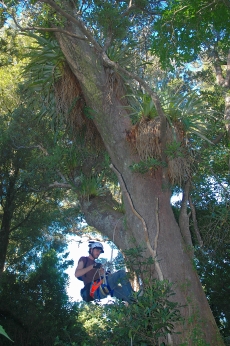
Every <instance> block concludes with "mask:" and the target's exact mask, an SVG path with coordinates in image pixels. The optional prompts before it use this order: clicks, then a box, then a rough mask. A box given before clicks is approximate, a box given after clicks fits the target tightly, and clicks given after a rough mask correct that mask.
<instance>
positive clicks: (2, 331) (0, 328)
mask: <svg viewBox="0 0 230 346" xmlns="http://www.w3.org/2000/svg"><path fill="white" fill-rule="evenodd" d="M0 334H2V335H4V336H5V337H6V338H8V339H9V340H11V339H10V337H9V335H8V334H7V333H6V332H5V330H4V328H3V327H2V326H0ZM11 341H13V340H11Z"/></svg>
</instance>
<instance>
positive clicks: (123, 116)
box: [57, 27, 223, 346]
mask: <svg viewBox="0 0 230 346" xmlns="http://www.w3.org/2000/svg"><path fill="white" fill-rule="evenodd" d="M68 30H70V28H68ZM71 30H72V31H73V32H74V33H75V34H78V35H81V34H82V33H81V32H80V29H78V28H76V27H75V28H74V29H73V28H72V29H71ZM82 35H83V34H82ZM57 38H58V41H59V44H60V47H61V49H62V51H63V53H64V55H65V57H66V59H67V62H68V63H69V66H70V67H71V69H72V71H73V73H74V74H75V76H76V77H77V79H78V81H79V83H80V86H81V88H82V92H83V95H84V98H85V100H86V103H87V106H88V107H91V108H92V109H93V110H94V113H93V114H94V117H93V122H94V124H95V125H96V127H97V129H98V131H99V133H100V135H101V137H102V139H103V142H104V144H105V147H106V149H107V151H108V153H109V155H110V158H111V161H112V164H113V166H114V167H115V169H116V170H117V171H118V173H117V174H118V178H119V179H120V183H122V182H123V186H122V184H121V187H122V193H123V198H124V205H125V215H122V214H119V213H118V212H115V211H114V210H113V209H112V208H111V207H109V206H108V203H107V202H108V200H105V199H104V200H103V197H101V198H99V197H97V198H96V199H92V200H89V201H88V202H87V203H86V202H85V203H82V209H83V211H84V213H85V218H86V221H87V222H88V223H89V224H90V225H92V226H95V227H96V228H97V229H98V230H99V231H102V232H103V233H105V234H107V235H108V236H109V237H110V239H111V240H113V239H114V241H115V243H116V245H118V247H119V248H120V249H121V250H124V249H127V248H128V247H130V242H131V239H132V238H134V239H135V241H136V245H137V246H138V245H141V246H143V244H146V255H147V256H149V255H152V254H153V253H154V254H156V259H157V266H156V271H155V276H156V277H159V278H160V279H162V278H163V279H168V280H169V281H171V282H174V283H175V284H176V289H175V291H176V296H175V299H176V301H177V302H179V303H180V304H181V305H183V306H184V307H183V308H182V309H181V310H182V315H183V316H184V317H185V324H184V325H183V326H177V331H180V332H181V334H179V335H174V336H173V344H174V345H179V344H180V343H183V342H186V345H197V341H196V343H193V336H194V335H195V334H196V333H200V335H199V337H200V339H202V338H203V339H204V340H205V341H206V342H207V343H210V345H213V346H214V345H215V346H217V345H222V344H223V343H222V341H221V340H220V337H219V333H218V329H217V326H216V323H215V320H214V318H213V315H212V312H211V310H210V308H209V305H208V302H207V299H206V296H205V294H204V291H203V289H202V286H201V283H200V280H199V278H198V275H197V273H196V271H195V269H194V267H193V264H192V261H191V258H190V257H189V254H188V253H187V250H186V246H185V243H184V240H183V238H182V236H181V232H180V229H179V226H178V224H177V222H176V220H175V218H174V215H173V212H172V208H171V205H170V197H171V193H170V190H169V188H167V187H166V186H165V185H164V184H163V182H164V176H163V175H164V172H163V170H162V169H161V168H159V169H158V170H155V171H153V172H152V173H145V174H139V173H133V172H132V171H131V170H130V165H132V164H133V163H134V162H138V161H139V158H138V156H137V154H136V153H135V152H134V150H133V148H131V146H130V144H129V143H128V141H127V139H126V131H127V130H130V129H131V122H130V120H129V116H128V114H127V111H126V109H125V108H124V106H123V104H122V102H123V101H122V100H123V99H122V96H125V93H124V92H122V90H123V89H122V88H123V85H122V81H121V78H119V76H118V75H117V76H116V72H115V71H113V70H111V69H110V68H109V67H108V66H104V65H103V60H102V58H101V57H100V55H99V54H97V53H95V50H94V49H93V48H92V47H91V46H90V45H89V44H88V43H87V42H85V41H83V40H77V39H72V38H70V37H67V36H64V35H62V34H58V36H57ZM121 180H122V182H121ZM129 197H130V198H131V200H130V198H129ZM107 198H108V196H107ZM99 201H100V202H99ZM135 211H136V213H135ZM137 215H139V216H140V217H138V216H137ZM124 219H125V222H123V220H124ZM116 225H117V226H116ZM145 227H146V228H145ZM114 229H115V231H114ZM151 249H152V250H153V252H152V251H151Z"/></svg>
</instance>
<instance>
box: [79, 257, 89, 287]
mask: <svg viewBox="0 0 230 346" xmlns="http://www.w3.org/2000/svg"><path fill="white" fill-rule="evenodd" d="M83 258H84V259H83V263H84V266H83V268H82V269H84V268H85V267H86V266H87V262H88V257H83ZM84 275H85V274H84ZM77 279H78V280H80V281H83V279H82V276H79V277H78V278H77Z"/></svg>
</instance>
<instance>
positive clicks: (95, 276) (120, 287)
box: [75, 242, 134, 303]
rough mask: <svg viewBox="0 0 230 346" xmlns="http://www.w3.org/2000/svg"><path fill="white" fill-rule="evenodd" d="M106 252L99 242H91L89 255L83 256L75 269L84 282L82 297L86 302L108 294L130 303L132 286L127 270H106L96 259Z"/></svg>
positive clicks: (77, 276) (76, 275)
mask: <svg viewBox="0 0 230 346" xmlns="http://www.w3.org/2000/svg"><path fill="white" fill-rule="evenodd" d="M101 253H104V248H103V245H102V244H101V243H99V242H90V243H89V256H88V257H81V258H80V259H79V261H78V266H77V268H76V270H75V277H76V278H78V279H79V280H81V281H83V282H84V288H83V289H82V290H81V297H82V299H83V300H85V301H86V302H90V301H92V300H95V299H103V298H106V297H107V296H108V295H111V297H116V298H118V299H121V300H123V301H126V302H128V303H131V302H133V298H132V293H133V292H134V291H133V289H132V286H131V284H130V282H129V280H128V278H127V275H126V272H125V270H118V271H117V272H115V273H112V274H111V273H108V272H105V270H104V268H103V267H102V264H101V263H97V262H95V260H96V259H97V258H98V257H99V256H100V254H101Z"/></svg>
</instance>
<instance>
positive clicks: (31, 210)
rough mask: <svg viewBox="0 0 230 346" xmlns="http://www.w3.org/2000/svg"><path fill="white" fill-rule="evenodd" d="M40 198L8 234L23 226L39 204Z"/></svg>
mask: <svg viewBox="0 0 230 346" xmlns="http://www.w3.org/2000/svg"><path fill="white" fill-rule="evenodd" d="M41 200H42V198H41V199H39V200H38V201H37V202H36V203H35V204H34V205H33V207H32V208H31V209H30V210H29V212H28V213H27V215H26V217H25V218H24V219H23V220H22V221H21V222H19V223H18V224H17V225H15V226H14V227H12V228H11V229H10V231H9V233H11V232H13V231H14V230H15V229H17V228H19V227H20V226H21V225H23V224H24V223H25V222H26V221H27V220H28V219H29V217H30V215H31V214H32V212H33V211H34V209H35V208H36V206H37V205H38V204H39V203H40V202H41Z"/></svg>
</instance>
